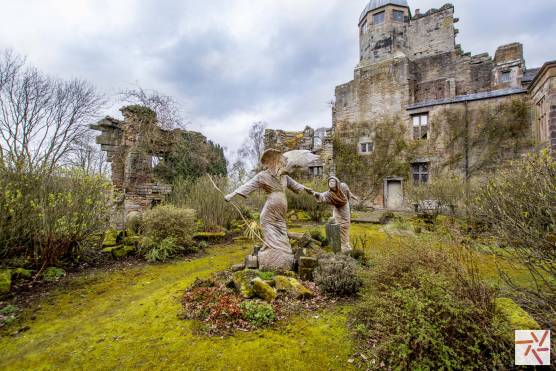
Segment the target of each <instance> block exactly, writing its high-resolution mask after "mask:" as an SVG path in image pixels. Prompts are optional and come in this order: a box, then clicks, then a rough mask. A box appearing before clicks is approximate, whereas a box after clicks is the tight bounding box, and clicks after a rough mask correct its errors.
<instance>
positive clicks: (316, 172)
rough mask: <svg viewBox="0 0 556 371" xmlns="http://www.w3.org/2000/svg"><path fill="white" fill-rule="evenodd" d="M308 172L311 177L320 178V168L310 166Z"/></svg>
mask: <svg viewBox="0 0 556 371" xmlns="http://www.w3.org/2000/svg"><path fill="white" fill-rule="evenodd" d="M309 171H311V174H312V175H313V176H322V166H311V167H310V168H309Z"/></svg>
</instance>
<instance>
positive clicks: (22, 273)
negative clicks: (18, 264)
mask: <svg viewBox="0 0 556 371" xmlns="http://www.w3.org/2000/svg"><path fill="white" fill-rule="evenodd" d="M12 276H14V277H17V278H24V279H29V278H31V277H33V273H32V272H31V271H30V270H29V269H25V268H16V269H15V270H14V271H13V272H12Z"/></svg>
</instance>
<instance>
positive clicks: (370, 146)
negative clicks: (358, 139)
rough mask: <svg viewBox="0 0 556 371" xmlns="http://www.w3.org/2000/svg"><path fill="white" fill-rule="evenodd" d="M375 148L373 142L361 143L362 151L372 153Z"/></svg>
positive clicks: (360, 148) (360, 149) (360, 150)
mask: <svg viewBox="0 0 556 371" xmlns="http://www.w3.org/2000/svg"><path fill="white" fill-rule="evenodd" d="M373 149H374V146H373V142H364V143H359V152H361V153H371V152H372V151H373Z"/></svg>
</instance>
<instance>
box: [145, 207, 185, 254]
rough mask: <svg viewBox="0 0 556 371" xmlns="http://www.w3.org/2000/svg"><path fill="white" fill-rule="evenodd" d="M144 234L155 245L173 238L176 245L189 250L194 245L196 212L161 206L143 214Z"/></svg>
mask: <svg viewBox="0 0 556 371" xmlns="http://www.w3.org/2000/svg"><path fill="white" fill-rule="evenodd" d="M142 224H143V231H144V232H143V234H144V235H145V236H146V237H148V238H151V239H152V240H153V241H154V242H155V243H160V242H162V240H164V239H166V238H173V239H174V241H173V242H174V245H175V246H178V247H181V248H189V247H191V246H192V245H193V233H194V232H195V210H191V209H181V208H178V207H175V206H172V205H161V206H157V207H155V208H153V209H150V210H147V211H145V212H144V213H143V219H142Z"/></svg>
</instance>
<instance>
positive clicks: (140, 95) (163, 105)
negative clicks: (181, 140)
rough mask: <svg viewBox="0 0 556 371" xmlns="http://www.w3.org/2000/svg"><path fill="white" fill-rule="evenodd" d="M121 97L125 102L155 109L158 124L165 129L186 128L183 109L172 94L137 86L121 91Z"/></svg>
mask: <svg viewBox="0 0 556 371" xmlns="http://www.w3.org/2000/svg"><path fill="white" fill-rule="evenodd" d="M119 98H120V100H121V101H123V102H125V103H128V104H139V105H142V106H145V107H148V108H150V109H151V110H153V111H154V112H155V113H156V117H157V121H158V124H159V125H160V127H162V128H163V129H175V128H182V129H185V127H186V126H187V122H186V121H185V120H184V117H183V112H182V109H181V107H180V105H179V104H178V102H177V101H176V99H175V98H174V97H172V96H169V95H165V94H162V93H160V92H158V91H156V90H152V89H143V88H142V87H140V86H137V87H135V88H133V89H126V90H122V91H120V93H119Z"/></svg>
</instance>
